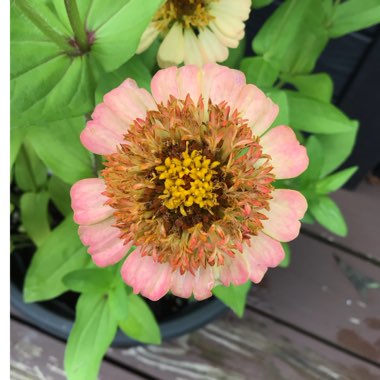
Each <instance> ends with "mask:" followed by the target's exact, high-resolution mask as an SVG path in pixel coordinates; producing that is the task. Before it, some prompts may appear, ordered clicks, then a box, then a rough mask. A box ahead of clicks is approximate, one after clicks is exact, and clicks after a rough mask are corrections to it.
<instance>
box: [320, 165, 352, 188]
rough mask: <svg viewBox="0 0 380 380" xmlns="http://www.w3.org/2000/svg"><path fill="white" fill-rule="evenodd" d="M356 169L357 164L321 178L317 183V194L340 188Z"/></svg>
mask: <svg viewBox="0 0 380 380" xmlns="http://www.w3.org/2000/svg"><path fill="white" fill-rule="evenodd" d="M357 170H358V167H357V166H353V167H352V168H347V169H344V170H341V171H340V172H338V173H335V174H332V175H330V176H328V177H325V178H323V179H321V180H320V181H319V182H318V183H317V189H316V190H317V193H318V194H328V193H331V192H333V191H336V190H338V189H340V188H341V187H342V186H343V185H344V184H345V183H346V182H347V181H348V180H349V179H350V178H351V177H352V176H353V174H354V173H355V172H356V171H357Z"/></svg>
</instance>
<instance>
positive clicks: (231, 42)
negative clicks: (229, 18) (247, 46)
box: [209, 21, 239, 48]
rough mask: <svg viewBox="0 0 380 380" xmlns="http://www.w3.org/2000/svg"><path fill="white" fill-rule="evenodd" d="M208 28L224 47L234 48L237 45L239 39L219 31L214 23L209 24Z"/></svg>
mask: <svg viewBox="0 0 380 380" xmlns="http://www.w3.org/2000/svg"><path fill="white" fill-rule="evenodd" d="M209 27H210V29H211V30H212V31H213V32H214V34H215V35H216V37H217V38H218V40H219V41H220V42H221V43H222V44H223V45H224V46H227V47H229V48H236V47H237V46H238V45H239V39H237V38H232V37H229V36H227V35H226V34H225V33H224V32H222V31H221V30H220V29H219V27H218V26H217V25H216V23H215V21H212V22H210V24H209Z"/></svg>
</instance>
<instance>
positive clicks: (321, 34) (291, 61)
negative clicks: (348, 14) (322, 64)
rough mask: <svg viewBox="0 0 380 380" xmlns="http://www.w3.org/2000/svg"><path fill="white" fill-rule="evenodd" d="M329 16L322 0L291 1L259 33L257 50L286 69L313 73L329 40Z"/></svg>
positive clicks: (294, 71) (256, 38)
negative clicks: (326, 23) (327, 20)
mask: <svg viewBox="0 0 380 380" xmlns="http://www.w3.org/2000/svg"><path fill="white" fill-rule="evenodd" d="M326 17H327V15H326V14H325V8H324V7H323V5H322V2H321V1H315V0H287V1H285V2H284V3H283V4H282V5H280V6H279V7H278V9H277V10H276V11H275V12H274V13H273V14H272V15H271V17H270V18H269V19H268V20H267V21H266V23H265V24H264V26H263V27H262V28H261V29H260V31H259V32H258V33H257V35H256V37H255V38H254V40H253V50H254V51H255V52H256V54H258V55H261V56H263V58H264V59H266V60H267V61H268V62H272V63H273V62H276V64H278V65H279V66H280V67H281V70H282V71H283V72H286V73H292V74H295V73H299V74H306V73H309V72H310V71H312V70H313V68H314V66H315V63H316V61H317V59H318V57H319V55H320V54H321V52H322V50H323V49H324V48H325V46H326V44H327V41H328V33H327V30H326V28H325V27H324V24H325V22H326Z"/></svg>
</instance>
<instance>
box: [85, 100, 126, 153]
mask: <svg viewBox="0 0 380 380" xmlns="http://www.w3.org/2000/svg"><path fill="white" fill-rule="evenodd" d="M128 128H129V124H128V123H125V122H123V121H122V120H121V119H119V118H118V117H117V116H116V114H115V113H114V112H113V111H112V110H111V109H110V108H109V107H107V105H106V104H105V103H100V104H99V105H97V106H96V108H95V110H94V113H93V114H92V120H90V121H89V122H88V123H87V125H86V128H85V129H84V130H83V131H82V133H81V135H80V139H81V142H82V144H83V145H84V146H85V147H86V148H87V149H88V150H89V151H90V152H93V153H96V154H101V155H104V154H111V153H114V152H116V146H117V145H119V144H121V143H122V142H123V141H124V134H126V133H127V132H128Z"/></svg>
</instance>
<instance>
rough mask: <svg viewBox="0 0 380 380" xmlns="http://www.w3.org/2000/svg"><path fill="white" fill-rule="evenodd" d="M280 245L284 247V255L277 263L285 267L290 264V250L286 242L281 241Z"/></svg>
mask: <svg viewBox="0 0 380 380" xmlns="http://www.w3.org/2000/svg"><path fill="white" fill-rule="evenodd" d="M281 245H282V248H284V252H285V257H284V259H283V260H282V261H281V263H280V264H279V266H280V267H281V268H287V267H288V266H289V265H290V261H291V255H292V252H291V250H290V247H289V244H287V243H281Z"/></svg>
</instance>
